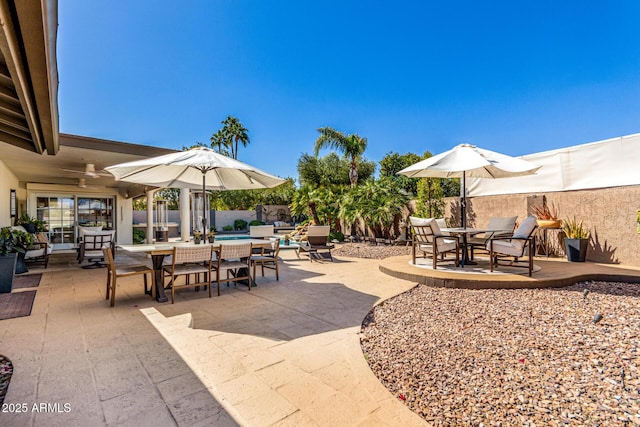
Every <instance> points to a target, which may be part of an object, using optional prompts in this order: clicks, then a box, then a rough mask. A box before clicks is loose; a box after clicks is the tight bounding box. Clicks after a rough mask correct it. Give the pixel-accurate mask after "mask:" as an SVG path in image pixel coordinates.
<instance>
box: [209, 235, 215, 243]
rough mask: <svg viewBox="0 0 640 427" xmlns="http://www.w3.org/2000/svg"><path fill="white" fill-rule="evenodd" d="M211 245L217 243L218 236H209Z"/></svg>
mask: <svg viewBox="0 0 640 427" xmlns="http://www.w3.org/2000/svg"><path fill="white" fill-rule="evenodd" d="M208 239H209V243H215V241H216V236H209V238H208Z"/></svg>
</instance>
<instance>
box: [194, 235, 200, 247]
mask: <svg viewBox="0 0 640 427" xmlns="http://www.w3.org/2000/svg"><path fill="white" fill-rule="evenodd" d="M193 243H194V244H196V245H199V244H200V237H194V238H193Z"/></svg>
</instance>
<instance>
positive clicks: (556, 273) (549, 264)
mask: <svg viewBox="0 0 640 427" xmlns="http://www.w3.org/2000/svg"><path fill="white" fill-rule="evenodd" d="M410 259H411V257H410V256H406V255H403V256H396V257H390V258H386V259H384V260H382V261H381V262H380V267H379V268H380V271H382V272H383V273H385V274H388V275H389V276H392V277H396V278H398V279H404V280H409V281H411V282H416V283H419V284H423V285H427V286H433V287H441V288H461V289H522V288H559V287H563V286H570V285H572V284H574V283H576V282H581V281H585V280H603V281H612V282H640V268H637V267H629V266H620V265H611V264H598V263H592V262H585V263H576V262H567V261H564V260H557V259H556V260H546V259H542V258H536V259H535V261H534V262H535V264H536V265H538V266H540V267H541V270H540V271H538V272H535V273H534V274H533V277H528V276H527V275H526V273H525V274H524V275H520V274H499V275H490V274H487V275H481V274H468V273H457V272H451V271H438V270H429V269H425V268H420V267H414V266H413V265H411V264H410V262H409V260H410Z"/></svg>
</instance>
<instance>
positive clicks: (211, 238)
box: [207, 227, 216, 243]
mask: <svg viewBox="0 0 640 427" xmlns="http://www.w3.org/2000/svg"><path fill="white" fill-rule="evenodd" d="M207 239H208V240H209V243H214V242H215V241H216V229H215V228H213V227H211V229H210V230H209V232H208V233H207Z"/></svg>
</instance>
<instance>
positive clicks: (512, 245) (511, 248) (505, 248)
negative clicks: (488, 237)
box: [486, 240, 524, 257]
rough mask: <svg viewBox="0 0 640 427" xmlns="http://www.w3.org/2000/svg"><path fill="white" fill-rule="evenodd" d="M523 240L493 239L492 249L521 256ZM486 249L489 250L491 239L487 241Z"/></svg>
mask: <svg viewBox="0 0 640 427" xmlns="http://www.w3.org/2000/svg"><path fill="white" fill-rule="evenodd" d="M523 246H524V240H513V241H509V240H493V251H494V252H498V253H501V254H505V255H513V256H518V257H519V256H522V255H523V254H522V248H523ZM486 248H487V250H488V251H490V250H491V241H489V242H488V243H487V246H486Z"/></svg>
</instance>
